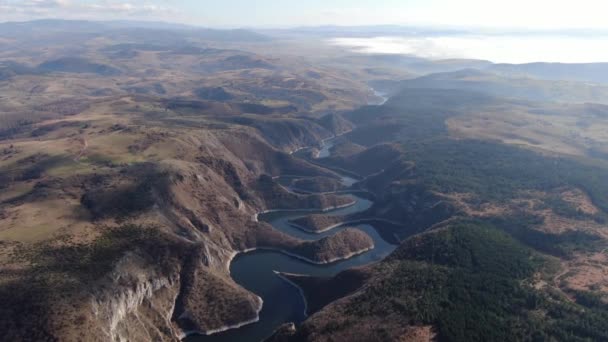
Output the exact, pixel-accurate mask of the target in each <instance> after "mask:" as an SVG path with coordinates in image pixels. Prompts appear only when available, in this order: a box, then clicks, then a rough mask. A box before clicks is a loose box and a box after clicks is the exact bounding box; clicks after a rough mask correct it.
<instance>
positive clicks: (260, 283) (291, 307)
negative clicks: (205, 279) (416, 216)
mask: <svg viewBox="0 0 608 342" xmlns="http://www.w3.org/2000/svg"><path fill="white" fill-rule="evenodd" d="M350 196H352V197H353V198H355V199H356V200H357V203H356V204H355V205H353V206H350V207H348V208H342V209H338V210H334V211H330V212H328V213H327V214H331V215H344V214H352V213H355V212H360V211H363V210H366V209H367V208H369V207H370V206H371V204H372V203H371V202H370V201H369V200H367V199H364V198H361V197H357V196H355V195H350ZM309 214H311V212H310V211H302V212H291V211H290V212H274V213H268V214H263V215H260V216H259V220H261V221H262V220H263V221H266V222H269V223H270V224H272V225H273V226H274V227H275V228H277V229H279V230H281V231H283V232H285V233H287V234H290V235H293V236H296V237H298V238H301V239H306V240H316V239H320V238H322V237H324V236H328V235H333V234H335V233H336V232H338V231H340V230H342V229H344V228H346V227H337V228H335V229H332V230H330V231H328V232H324V233H322V234H310V233H306V232H304V231H301V230H299V229H297V228H294V227H292V226H290V225H289V224H288V223H287V221H288V220H290V219H294V218H297V217H301V216H304V215H309ZM354 227H356V228H358V229H361V230H363V231H364V232H366V233H367V234H368V235H369V236H370V237H371V238H372V239H373V240H374V249H373V250H371V251H369V252H366V253H363V254H361V255H358V256H355V257H353V258H350V259H348V260H344V261H340V262H336V263H332V264H329V265H314V264H310V263H307V262H304V261H301V260H299V259H296V258H293V257H290V256H287V255H284V254H282V253H280V252H273V251H253V252H249V253H243V254H239V255H238V256H237V257H236V258H235V259H234V260H233V261H232V264H231V265H230V272H231V276H232V278H233V279H234V280H235V281H236V282H237V283H238V284H240V285H241V286H243V287H244V288H246V289H248V290H250V291H252V292H253V293H255V294H257V295H258V296H260V297H261V298H262V299H263V300H264V306H263V308H262V311H261V312H260V320H259V322H257V323H252V324H249V325H246V326H244V327H241V328H238V329H233V330H229V331H225V332H222V333H218V334H214V335H211V336H190V337H188V338H187V339H186V341H201V342H202V341H204V342H208V341H214V342H215V341H252V342H257V341H261V340H263V339H264V338H266V337H268V336H270V335H271V334H272V333H273V331H274V330H275V329H276V328H277V327H278V326H280V325H281V324H283V323H287V322H295V323H299V322H302V321H303V320H304V319H305V318H306V316H305V314H304V307H305V304H304V299H303V298H302V296H301V295H300V292H299V291H298V289H297V288H296V287H295V286H293V285H291V284H290V283H288V282H286V281H284V280H283V279H281V278H280V277H278V276H277V275H276V274H275V273H274V271H280V272H288V273H298V274H308V275H314V276H333V275H335V274H337V273H339V272H341V271H343V270H345V269H348V268H352V267H356V266H361V265H366V264H369V263H372V262H376V261H379V260H382V259H383V258H385V257H386V256H387V255H388V254H390V253H391V252H392V251H393V250H394V249H395V247H396V246H395V245H392V244H390V243H388V242H386V241H385V240H384V239H383V238H382V237H381V236H380V235H379V234H378V232H377V231H376V229H374V227H373V226H372V225H370V224H358V225H354Z"/></svg>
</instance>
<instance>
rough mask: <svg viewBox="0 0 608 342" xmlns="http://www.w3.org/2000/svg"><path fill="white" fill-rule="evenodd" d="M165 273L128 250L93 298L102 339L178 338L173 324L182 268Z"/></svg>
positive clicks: (93, 306)
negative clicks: (171, 272)
mask: <svg viewBox="0 0 608 342" xmlns="http://www.w3.org/2000/svg"><path fill="white" fill-rule="evenodd" d="M175 271H176V272H175V273H173V274H164V273H163V272H160V271H159V270H158V269H155V267H154V266H152V265H150V264H149V263H148V262H147V261H146V260H144V259H143V258H142V257H140V256H138V255H136V254H133V253H127V254H126V255H125V256H124V257H123V258H121V260H120V261H119V262H118V263H117V265H116V267H115V269H114V270H113V271H112V273H111V274H110V275H109V280H108V281H107V282H106V283H104V284H103V285H102V286H100V287H99V289H98V290H97V291H95V292H94V294H93V295H92V298H91V304H90V305H91V312H92V315H93V320H94V321H95V322H96V324H97V325H98V326H99V329H100V330H101V332H102V334H103V336H104V337H103V338H101V340H110V341H132V340H177V336H179V333H178V331H176V329H175V328H174V325H173V323H172V321H171V320H172V315H173V310H174V303H175V299H176V297H177V295H178V293H179V287H180V277H179V273H178V271H179V270H177V269H176V270H175Z"/></svg>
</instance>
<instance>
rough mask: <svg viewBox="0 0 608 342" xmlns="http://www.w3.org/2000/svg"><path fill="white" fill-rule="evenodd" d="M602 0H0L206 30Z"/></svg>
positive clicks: (534, 23) (37, 10)
mask: <svg viewBox="0 0 608 342" xmlns="http://www.w3.org/2000/svg"><path fill="white" fill-rule="evenodd" d="M606 13H608V1H604V0H576V1H564V0H504V1H496V0H457V1H456V0H0V21H22V20H30V19H39V18H66V19H93V20H112V19H133V20H159V21H169V22H179V23H185V24H192V25H198V26H208V27H294V26H319V25H379V24H395V25H424V26H435V27H485V28H501V29H502V28H510V29H530V30H536V29H574V28H576V29H581V28H587V29H605V30H608V20H606V19H605V18H606Z"/></svg>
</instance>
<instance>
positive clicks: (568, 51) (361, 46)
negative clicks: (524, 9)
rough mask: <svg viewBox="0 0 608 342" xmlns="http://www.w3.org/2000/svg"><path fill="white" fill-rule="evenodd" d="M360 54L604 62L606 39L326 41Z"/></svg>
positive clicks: (607, 47) (471, 37)
mask: <svg viewBox="0 0 608 342" xmlns="http://www.w3.org/2000/svg"><path fill="white" fill-rule="evenodd" d="M328 42H329V43H330V44H332V45H338V46H343V47H346V48H348V49H351V50H353V51H356V52H360V53H380V54H404V55H415V56H419V57H424V58H430V59H449V58H474V59H485V60H490V61H493V62H499V63H528V62H539V61H544V62H563V63H592V62H605V61H608V37H601V36H597V37H585V36H558V35H553V36H535V35H531V36H525V37H522V36H504V35H493V36H481V35H461V36H443V37H442V36H439V37H375V38H335V39H330V40H329V41H328Z"/></svg>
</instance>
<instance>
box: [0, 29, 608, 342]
mask: <svg viewBox="0 0 608 342" xmlns="http://www.w3.org/2000/svg"><path fill="white" fill-rule="evenodd" d="M60 22H61V25H59V24H58V23H57V22H54V21H51V22H31V23H25V24H19V25H17V24H15V25H17V26H14V27H13V26H11V24H10V23H9V24H2V25H0V27H3V28H4V29H3V30H2V31H0V302H1V303H3V305H2V307H1V308H0V332H1V333H2V336H3V338H4V339H6V340H10V341H27V340H36V341H47V340H48V341H55V340H61V341H180V340H184V341H262V340H266V341H268V342H275V341H276V342H278V341H286V342H288V341H296V342H302V341H315V342H316V341H373V340H383V341H400V340H407V341H430V340H439V341H471V340H486V341H487V340H493V341H494V340H496V341H513V340H539V341H544V340H547V341H588V340H598V341H599V340H605V339H608V335H606V331H608V329H607V328H608V304H607V303H608V292H607V291H608V281H607V279H608V278H606V274H608V256H607V254H606V251H607V250H608V230H607V229H608V226H607V222H608V221H607V219H608V216H607V215H608V214H607V213H608V197H607V196H608V195H607V194H608V172H607V171H608V159H607V158H606V156H607V155H608V154H607V153H608V144H607V142H608V140H607V139H608V138H607V136H606V133H605V131H606V130H605V129H604V127H605V126H606V125H607V124H608V109H607V108H608V107H606V105H605V103H604V102H605V96H604V94H605V92H606V89H605V84H604V83H603V81H602V77H600V76H597V75H594V74H590V71H589V70H600V71H601V70H603V69H602V67H603V65H601V64H599V65H597V66H594V67H593V68H591V69H588V68H587V67H583V66H581V65H567V64H564V65H560V64H531V65H500V64H494V63H491V62H489V61H472V60H446V61H441V60H426V59H422V58H419V57H415V56H408V55H383V54H360V53H355V52H352V51H351V50H349V49H344V48H340V47H336V46H333V45H328V44H326V37H324V36H315V35H314V34H312V33H310V34H308V35H304V34H303V33H301V32H299V31H293V32H292V31H280V32H277V31H272V30H268V31H261V33H259V32H254V31H249V30H211V29H200V28H197V29H194V28H189V29H184V28H157V29H150V28H144V27H139V26H137V25H136V24H133V25H135V27H127V28H124V27H122V26H120V25H119V26H116V23H114V24H112V23H95V22H73V21H60ZM3 25H4V26H3ZM125 25H126V24H125ZM24 27H25V28H27V29H25V28H24ZM49 27H52V28H54V29H49ZM76 29H80V30H84V32H85V33H86V34H74V31H75V30H76ZM353 34H354V33H353ZM13 35H17V37H18V38H19V39H13V38H12V37H13ZM303 35H304V36H305V38H303ZM41 37H43V38H41ZM565 70H566V71H565Z"/></svg>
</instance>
